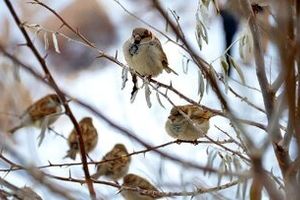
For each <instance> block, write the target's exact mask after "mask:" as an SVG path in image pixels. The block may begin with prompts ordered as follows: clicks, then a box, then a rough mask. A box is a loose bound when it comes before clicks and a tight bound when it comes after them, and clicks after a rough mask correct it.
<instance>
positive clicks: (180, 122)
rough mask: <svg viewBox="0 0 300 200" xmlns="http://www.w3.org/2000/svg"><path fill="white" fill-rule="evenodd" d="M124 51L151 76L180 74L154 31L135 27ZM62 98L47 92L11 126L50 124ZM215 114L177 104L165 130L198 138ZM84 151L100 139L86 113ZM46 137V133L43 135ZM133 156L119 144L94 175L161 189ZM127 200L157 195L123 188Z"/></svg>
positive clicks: (72, 152)
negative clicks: (133, 169)
mask: <svg viewBox="0 0 300 200" xmlns="http://www.w3.org/2000/svg"><path fill="white" fill-rule="evenodd" d="M123 53H124V56H125V60H126V62H127V64H128V66H129V67H130V68H131V69H133V70H134V71H135V72H136V73H138V74H140V75H141V76H144V77H146V78H151V77H155V76H157V75H159V74H160V73H162V71H163V70H165V71H167V72H168V73H170V72H173V73H175V74H177V73H176V72H175V71H174V70H172V69H171V68H170V67H169V66H168V60H167V57H166V54H165V53H164V51H163V49H162V46H161V43H160V41H159V40H158V39H157V38H156V37H155V36H154V35H153V33H152V32H151V31H149V30H148V29H145V28H135V29H134V30H133V31H132V36H131V37H130V38H129V39H128V40H127V41H126V42H125V43H124V45H123ZM63 110H64V109H63V102H61V100H60V98H59V96H58V95H56V94H48V95H46V96H45V97H43V98H41V99H39V100H37V101H36V102H34V103H33V104H32V105H30V106H29V107H28V108H27V109H26V110H25V111H24V113H23V114H22V115H21V117H20V119H21V120H20V123H19V124H18V125H17V126H16V127H14V128H12V129H10V130H9V132H10V133H15V132H16V131H17V130H18V129H20V128H23V127H27V126H36V127H39V128H42V127H49V126H50V125H51V124H53V123H54V122H55V121H56V120H57V119H58V118H59V116H61V115H62V114H63ZM214 115H215V114H214V113H212V112H211V111H209V110H205V109H203V108H201V107H199V106H196V105H183V106H174V107H173V108H172V109H171V111H170V115H169V116H168V119H167V120H166V123H165V130H166V132H167V133H168V134H169V135H170V136H171V137H173V138H175V139H179V140H187V141H195V140H197V139H198V138H200V137H203V136H204V135H205V134H206V133H207V131H208V129H209V119H210V118H211V117H213V116H214ZM79 127H80V130H81V134H82V138H83V142H84V148H85V152H86V153H89V152H91V151H92V150H93V149H94V148H95V147H96V145H97V143H98V134H97V130H96V128H95V127H94V125H93V120H92V118H91V117H84V118H83V119H81V120H80V122H79ZM42 138H43V137H42ZM68 145H69V150H68V151H67V154H66V156H65V158H67V157H68V158H70V159H73V160H75V159H76V155H77V154H79V151H80V147H79V142H78V136H77V132H76V130H75V129H73V130H72V131H71V133H70V135H69V137H68ZM130 162H131V157H130V156H128V151H127V149H126V147H125V145H124V144H116V145H115V146H114V147H113V149H112V150H111V151H109V152H108V153H106V155H105V156H104V157H103V158H102V161H100V162H99V164H97V170H96V172H95V174H93V175H92V176H91V177H92V178H93V179H94V180H96V179H98V178H99V177H101V176H104V177H106V178H107V179H110V180H112V181H115V182H117V181H118V180H119V179H122V178H123V184H122V187H124V186H125V187H131V188H140V189H142V190H148V191H158V189H156V188H155V187H154V186H153V185H152V184H151V183H150V182H149V181H148V180H146V179H144V178H142V177H140V176H138V175H136V174H131V173H128V171H129V166H130ZM121 195H122V196H123V197H124V198H125V199H126V200H154V199H155V197H152V196H149V195H145V194H141V193H139V192H138V191H136V190H126V189H125V190H121Z"/></svg>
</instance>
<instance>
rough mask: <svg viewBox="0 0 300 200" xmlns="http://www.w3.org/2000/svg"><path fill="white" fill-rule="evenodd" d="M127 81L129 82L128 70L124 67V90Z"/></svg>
mask: <svg viewBox="0 0 300 200" xmlns="http://www.w3.org/2000/svg"><path fill="white" fill-rule="evenodd" d="M127 81H128V68H127V67H123V69H122V87H121V89H122V90H123V89H124V88H125V86H126V82H127Z"/></svg>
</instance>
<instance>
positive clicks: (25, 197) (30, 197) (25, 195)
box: [13, 186, 42, 200]
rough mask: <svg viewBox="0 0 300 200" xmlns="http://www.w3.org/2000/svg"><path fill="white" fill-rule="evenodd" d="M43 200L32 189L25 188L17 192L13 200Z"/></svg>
mask: <svg viewBox="0 0 300 200" xmlns="http://www.w3.org/2000/svg"><path fill="white" fill-rule="evenodd" d="M19 199H22V200H42V198H41V197H40V196H39V195H38V194H37V193H36V192H34V191H33V190H32V189H31V188H30V187H26V186H25V187H23V188H20V189H18V190H17V191H16V193H15V197H14V198H13V200H19Z"/></svg>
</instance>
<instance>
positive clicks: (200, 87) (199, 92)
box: [198, 70, 205, 103]
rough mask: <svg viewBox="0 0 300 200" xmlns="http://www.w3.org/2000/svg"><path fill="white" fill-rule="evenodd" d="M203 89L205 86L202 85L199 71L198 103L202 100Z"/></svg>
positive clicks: (202, 81)
mask: <svg viewBox="0 0 300 200" xmlns="http://www.w3.org/2000/svg"><path fill="white" fill-rule="evenodd" d="M204 88H205V84H204V80H203V76H202V73H201V71H200V70H199V71H198V95H200V99H199V103H200V102H201V100H202V97H203V94H204Z"/></svg>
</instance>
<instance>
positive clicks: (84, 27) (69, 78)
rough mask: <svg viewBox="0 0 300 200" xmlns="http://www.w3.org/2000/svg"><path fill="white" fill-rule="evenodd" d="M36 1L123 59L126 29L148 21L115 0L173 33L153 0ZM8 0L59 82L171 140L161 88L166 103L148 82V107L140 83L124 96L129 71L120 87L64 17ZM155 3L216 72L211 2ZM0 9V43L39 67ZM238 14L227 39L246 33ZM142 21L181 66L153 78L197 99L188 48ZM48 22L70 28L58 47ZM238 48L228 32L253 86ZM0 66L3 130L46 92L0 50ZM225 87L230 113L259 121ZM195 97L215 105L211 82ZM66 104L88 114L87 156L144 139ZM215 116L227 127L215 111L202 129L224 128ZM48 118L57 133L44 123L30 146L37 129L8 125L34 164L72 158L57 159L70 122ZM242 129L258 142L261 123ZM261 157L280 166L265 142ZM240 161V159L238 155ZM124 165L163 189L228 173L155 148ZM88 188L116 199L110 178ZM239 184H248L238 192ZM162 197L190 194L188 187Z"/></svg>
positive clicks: (218, 40) (114, 71)
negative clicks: (202, 38)
mask: <svg viewBox="0 0 300 200" xmlns="http://www.w3.org/2000/svg"><path fill="white" fill-rule="evenodd" d="M43 2H45V3H46V4H47V5H49V6H50V7H51V8H53V9H54V10H56V11H57V12H58V13H59V14H60V16H61V17H62V18H64V19H65V20H66V21H67V22H68V23H69V24H70V25H71V26H72V27H74V28H76V29H77V30H78V31H79V32H80V33H81V34H82V35H84V36H85V37H86V38H88V40H90V41H91V42H93V43H94V44H95V45H96V46H97V47H98V48H99V49H101V50H103V51H104V52H106V53H107V54H109V55H112V56H114V55H116V54H117V58H118V59H119V60H120V61H121V62H123V63H125V60H124V57H123V53H122V45H123V43H124V42H125V41H126V40H127V39H128V38H129V37H130V36H131V32H132V29H133V28H135V27H146V28H149V27H148V26H147V25H146V24H144V23H142V22H141V21H140V20H138V19H136V18H135V17H133V16H132V15H131V14H130V13H128V12H126V11H125V10H124V9H123V8H122V6H124V7H125V8H126V9H127V10H128V11H130V12H131V13H132V14H134V15H136V16H138V17H139V18H140V19H141V20H143V21H145V22H147V23H149V24H151V25H152V26H154V27H156V28H157V29H159V30H161V31H162V32H163V33H164V34H166V35H168V36H169V37H171V38H173V39H174V40H176V37H175V36H174V35H173V33H172V31H170V28H168V27H166V22H165V20H163V19H162V17H161V16H160V14H159V13H158V12H156V11H154V9H153V7H152V6H151V1H147V0H142V1H135V0H120V1H119V3H118V2H117V1H107V0H102V1H101V0H86V1H80V0H73V1H71V0H63V1H62V0H61V1H53V0H52V1H43ZM12 3H13V5H14V6H15V7H16V9H17V12H18V15H19V17H20V18H21V20H22V21H23V22H26V23H27V24H28V25H30V26H31V28H27V30H30V31H31V38H32V40H33V41H34V44H35V45H36V46H37V47H38V49H39V50H40V52H41V54H42V55H44V56H46V55H47V57H46V61H47V64H48V66H49V68H50V70H51V72H52V74H53V76H54V78H55V81H56V82H57V83H58V85H59V87H60V88H62V89H63V90H65V91H67V92H69V93H70V94H71V95H72V96H73V97H75V98H77V99H80V100H83V101H85V102H86V103H88V104H90V105H93V106H94V107H96V108H97V109H99V110H100V111H102V112H103V113H104V114H105V115H106V116H108V118H109V119H111V120H112V121H113V122H115V123H117V124H119V125H121V126H123V127H126V128H127V129H129V130H131V131H132V132H134V133H135V134H136V135H137V136H138V137H139V138H141V139H143V140H145V141H147V142H149V143H150V144H152V145H153V146H157V145H160V144H163V143H166V142H169V141H172V140H173V139H172V138H170V137H169V136H168V135H167V134H166V132H165V130H164V124H165V121H166V119H167V116H168V115H169V112H170V109H171V108H172V106H171V105H170V104H169V103H168V102H167V101H166V100H165V99H164V98H163V97H161V100H162V103H163V105H164V106H165V108H163V107H162V106H161V105H160V104H159V103H158V101H157V99H156V96H155V91H153V92H152V94H151V101H152V107H151V108H148V107H147V103H146V100H145V95H144V91H143V90H141V91H140V92H139V93H138V94H137V97H136V99H135V101H134V102H133V103H131V102H130V92H131V89H132V83H131V81H130V79H131V78H130V77H129V81H128V82H127V85H126V87H125V89H123V90H121V86H122V78H121V75H122V68H121V67H119V66H118V65H116V64H114V63H112V62H110V61H108V60H105V58H96V57H97V56H98V55H97V51H95V50H94V49H92V48H88V47H86V46H84V45H82V43H80V42H78V41H79V39H78V38H76V36H75V35H74V34H73V33H71V32H70V31H69V30H67V29H66V27H64V26H62V24H61V22H60V21H59V20H58V19H57V18H56V17H55V16H54V15H53V14H51V13H50V12H49V11H47V10H46V9H45V8H42V7H41V6H39V5H33V4H30V3H27V2H26V1H21V0H16V1H13V2H12ZM161 3H162V5H163V6H164V8H165V9H166V10H168V11H169V15H170V16H171V12H175V13H176V14H177V15H178V16H179V17H180V18H179V23H180V25H181V27H182V30H183V32H184V34H185V36H186V38H187V39H188V41H189V42H190V43H191V44H192V45H193V48H195V49H197V51H198V53H199V55H201V57H203V58H204V59H205V60H206V61H207V62H208V63H211V64H212V66H213V67H214V69H215V70H216V71H217V72H220V73H221V72H222V68H221V66H220V59H219V58H220V57H222V55H223V53H224V50H225V49H226V42H225V33H224V26H223V18H222V17H221V16H220V15H218V14H217V13H216V10H215V9H214V7H213V6H212V5H210V7H209V8H208V10H205V9H203V8H200V7H199V2H198V1H196V0H195V1H188V3H187V2H186V1H181V0H164V1H161ZM220 5H221V4H220ZM199 9H201V14H200V18H201V19H202V20H203V22H204V23H205V27H206V29H207V35H208V44H205V43H203V46H202V50H201V51H200V49H199V45H198V42H199V41H198V42H197V38H196V25H197V20H196V15H197V14H199V13H197V10H198V12H199ZM0 11H1V12H0V24H1V25H0V26H1V27H2V28H1V29H0V43H1V45H3V46H5V47H6V49H8V50H9V51H10V52H13V53H14V54H15V55H17V57H18V58H20V59H21V60H23V61H24V62H26V63H27V64H30V65H31V66H34V67H35V68H36V70H37V71H39V72H41V68H40V65H39V64H38V63H37V61H36V59H35V57H34V56H33V55H32V53H31V52H30V50H29V49H28V48H27V47H25V46H21V45H20V44H22V43H24V38H23V37H22V35H21V34H20V31H19V29H18V28H17V26H16V24H15V23H14V21H13V20H12V17H11V15H10V13H9V12H8V10H7V8H6V6H5V4H4V3H3V1H1V2H0ZM239 23H240V24H239V25H238V27H237V32H236V33H235V34H234V35H233V39H232V41H236V40H238V39H239V38H241V37H242V36H244V35H245V34H247V30H245V29H244V26H243V23H242V22H239ZM37 25H39V26H37ZM149 29H150V30H151V31H153V33H154V34H155V35H156V36H157V37H158V38H159V39H160V40H161V43H162V46H163V49H164V51H165V53H166V55H167V57H168V60H169V64H170V66H171V67H172V68H173V69H174V70H175V71H176V72H177V73H178V74H179V76H176V75H174V74H167V73H163V74H161V75H160V76H159V77H157V78H155V80H158V81H160V82H162V83H165V84H170V81H171V82H172V85H173V86H174V88H176V89H178V90H179V91H181V92H182V93H183V94H184V95H186V96H187V97H189V98H191V99H193V100H195V101H199V100H200V97H199V94H198V93H197V90H198V85H199V83H198V69H197V67H196V66H195V65H194V64H193V62H188V61H187V58H188V55H187V54H186V52H185V51H183V50H182V49H181V48H180V47H179V46H178V45H176V44H174V43H172V42H169V41H168V40H167V38H165V37H164V36H163V35H161V34H159V33H158V32H156V31H155V30H153V29H151V28H149ZM56 31H57V32H60V33H63V34H64V35H66V36H67V37H69V39H66V38H64V37H62V36H60V35H57V42H58V46H59V51H60V53H58V52H57V51H55V47H54V46H53V41H52V40H53V35H52V33H55V32H56ZM243 34H244V35H243ZM73 39H74V40H76V41H74V40H73ZM47 43H48V44H49V47H47V48H45V46H48V44H47ZM245 46H246V47H245V48H251V47H249V46H247V45H245ZM239 51H245V50H244V49H239V42H235V44H234V45H233V47H232V56H233V58H234V59H235V60H236V62H237V63H238V65H239V66H240V69H241V70H242V71H243V74H244V77H245V81H246V84H247V85H249V86H251V87H253V88H258V83H257V79H256V76H255V71H254V68H253V67H251V66H254V65H253V60H252V59H251V55H250V54H247V56H248V57H250V58H248V57H247V60H246V61H245V60H243V58H242V57H241V56H240V53H239ZM266 52H267V53H266V55H267V56H266V68H267V70H268V72H269V76H270V79H271V80H272V77H273V76H274V74H276V73H277V68H276V67H277V64H278V60H276V50H275V49H274V47H272V44H268V45H266ZM244 55H245V54H244ZM0 56H1V55H0ZM187 63H188V64H187ZM125 64H126V63H125ZM271 65H272V70H271ZM0 66H1V68H0V90H1V93H0V98H1V100H2V101H1V103H0V112H1V115H0V128H1V130H0V131H2V132H3V133H4V132H5V131H6V130H8V129H9V128H10V127H12V126H13V125H14V123H15V122H16V117H15V116H14V115H16V114H20V113H22V111H23V110H24V109H26V108H27V107H28V105H30V104H31V103H32V102H33V101H35V100H37V99H39V98H41V97H43V96H45V95H46V94H48V93H50V92H52V90H51V89H49V88H48V87H46V86H45V85H44V84H41V83H40V82H39V81H38V80H36V79H35V78H33V77H32V76H31V75H29V74H28V73H26V72H25V71H24V70H22V68H20V67H19V66H16V65H15V64H14V63H12V62H11V61H10V60H8V59H7V58H4V57H2V56H1V59H0ZM230 77H231V78H230V79H229V83H230V86H232V88H234V89H235V91H237V92H238V93H239V94H240V95H241V96H242V97H244V98H247V99H248V100H250V101H251V102H253V103H254V104H256V105H257V106H259V107H263V102H262V98H261V93H260V92H259V91H256V90H253V89H251V88H250V87H245V86H241V84H239V83H237V81H236V80H238V82H239V75H238V74H237V72H236V71H235V70H231V74H230ZM139 82H140V84H141V80H139ZM221 87H222V88H223V91H224V94H225V89H224V86H223V85H221ZM225 96H226V99H227V100H228V102H229V105H230V106H231V107H232V108H233V111H234V112H235V114H236V115H237V116H238V117H240V118H242V119H249V120H254V121H256V122H259V123H265V122H266V118H265V115H264V114H263V113H261V112H257V111H256V110H255V109H253V108H251V107H249V106H248V105H247V104H246V103H245V102H243V101H241V99H239V98H236V97H235V96H234V95H233V94H232V93H230V92H228V93H227V94H225ZM170 98H171V99H172V100H173V101H174V102H175V103H176V104H178V105H183V104H187V102H185V101H184V100H182V99H180V98H179V97H178V96H176V95H173V94H171V93H170ZM201 104H203V105H206V106H208V107H210V108H213V109H218V110H221V107H220V104H219V101H218V99H217V98H216V96H215V95H214V92H213V91H212V90H211V88H209V87H208V88H207V90H206V92H205V93H204V95H203V98H202V100H201ZM70 106H71V109H72V111H73V112H74V114H75V116H76V118H77V120H78V121H79V120H80V119H82V118H83V117H85V116H91V117H93V121H94V124H95V126H96V128H97V130H98V134H99V142H98V145H97V147H96V149H95V150H94V151H92V152H91V153H90V154H89V156H90V157H91V158H92V159H93V160H95V161H98V160H100V159H101V158H102V156H103V155H104V154H105V153H106V152H107V151H109V150H110V149H111V148H112V147H113V146H114V145H115V144H116V143H123V144H125V145H126V147H127V149H128V150H129V152H133V151H138V150H142V149H144V147H143V146H142V145H140V144H139V143H137V142H135V141H134V140H132V139H131V138H128V137H127V136H125V135H123V134H122V133H120V132H118V131H117V130H115V129H113V128H111V127H110V126H109V125H108V124H107V123H105V122H104V121H102V120H101V119H99V118H97V117H95V116H93V115H92V114H91V113H90V112H88V111H86V110H85V109H83V108H82V107H79V106H77V105H76V104H75V103H73V102H70ZM13 114H14V115H13ZM283 123H284V122H283ZM215 126H218V127H220V128H221V129H222V130H224V131H227V132H228V133H232V135H233V137H235V134H234V132H233V129H232V128H231V125H230V123H229V121H228V120H227V119H225V118H223V117H220V116H216V117H213V118H212V119H211V120H210V127H211V128H210V129H209V132H208V135H209V136H210V137H211V138H213V139H215V140H223V139H225V138H227V137H226V136H225V135H224V134H223V133H222V132H221V131H220V130H218V129H217V128H216V127H215ZM53 128H54V129H55V131H56V132H58V133H59V134H61V135H62V136H63V137H62V136H60V135H57V134H55V133H53V132H49V133H47V135H46V138H45V140H44V142H43V144H42V145H41V146H40V147H38V145H37V139H36V138H37V136H38V134H39V132H40V130H38V129H35V128H24V129H21V130H19V131H18V132H17V133H16V134H14V137H13V146H14V148H15V149H16V150H17V151H18V152H19V153H20V154H21V155H22V157H23V158H24V159H25V160H26V161H27V162H28V163H30V164H33V165H35V166H42V165H47V164H49V162H51V163H53V164H59V163H71V162H72V161H71V160H69V159H63V157H64V156H65V153H66V151H67V150H68V145H67V142H66V139H65V137H67V136H68V135H69V133H70V132H71V130H72V129H73V125H72V123H71V122H70V120H69V118H68V117H67V116H62V117H60V118H59V120H58V121H57V122H56V123H55V124H54V127H53ZM245 129H246V130H247V133H248V134H249V136H250V137H255V142H257V144H259V143H260V142H262V141H264V138H265V133H264V132H263V131H261V130H260V129H258V128H255V127H253V126H245ZM2 138H3V139H4V140H10V139H7V137H4V136H3V137H2ZM2 138H1V139H2ZM227 146H228V147H235V148H236V146H234V145H231V144H228V145H227ZM161 150H162V151H163V152H167V153H170V154H172V155H176V156H178V157H179V158H183V159H185V160H189V161H193V162H196V163H198V164H201V165H203V166H205V165H206V164H207V161H208V155H209V154H211V153H213V152H219V153H220V154H222V155H226V152H224V150H222V149H221V148H220V147H217V146H215V145H211V144H199V145H191V144H180V145H178V144H173V145H170V146H167V147H164V148H162V149H161ZM265 157H266V159H265V160H264V161H265V164H266V166H265V168H266V169H267V170H269V169H271V168H272V170H273V173H274V174H275V175H278V173H279V171H278V168H277V163H276V162H275V156H274V155H273V151H268V152H267V153H266V154H265ZM10 159H11V160H14V158H13V157H10ZM79 161H80V158H79V156H77V160H76V162H79ZM220 161H221V159H220V157H219V156H217V158H216V161H215V162H214V164H213V166H214V167H216V168H218V167H220V166H221V164H220ZM241 165H242V166H244V167H245V169H247V166H246V165H245V164H244V163H241ZM7 167H8V166H7V165H6V164H5V163H4V162H0V169H1V168H2V169H5V168H7ZM89 169H90V172H91V173H94V171H95V168H94V165H90V166H89ZM43 171H45V172H47V173H49V174H53V175H56V176H62V177H68V176H69V173H70V174H71V175H72V177H74V178H80V179H83V178H84V175H83V171H82V167H81V166H71V167H51V168H46V169H43ZM129 172H130V173H136V174H138V175H140V176H142V177H145V178H147V179H148V180H149V181H151V182H152V183H153V184H154V185H155V186H157V188H159V189H160V190H162V191H165V192H169V191H173V192H177V191H178V192H179V191H193V189H194V188H195V185H196V186H197V187H204V188H208V187H213V186H216V185H217V183H218V181H221V184H222V183H227V182H229V181H230V179H229V178H226V177H224V178H222V180H219V179H218V178H220V177H218V176H216V175H214V174H207V173H206V174H205V173H203V172H200V171H197V170H194V169H189V168H187V167H186V166H184V165H180V164H176V163H174V162H171V161H169V160H167V159H165V158H162V157H160V156H158V154H155V153H153V152H148V153H146V154H138V155H135V156H133V157H132V163H131V166H130V170H129ZM0 175H1V176H2V177H5V179H6V180H9V181H11V182H12V183H14V184H16V185H17V186H19V187H22V186H24V185H26V186H30V187H33V188H34V189H35V191H36V192H37V193H38V194H40V195H41V197H43V198H44V199H49V200H52V199H60V198H61V197H59V196H57V195H55V194H53V193H52V192H51V191H49V190H48V189H47V188H45V187H42V186H40V185H39V184H38V183H36V182H35V181H34V180H32V179H31V178H30V177H29V176H28V175H27V174H26V173H25V172H24V171H21V170H20V171H12V172H10V173H6V172H0ZM101 179H103V178H100V180H101ZM104 180H105V178H104ZM53 181H54V182H55V183H56V184H58V185H61V186H62V187H64V188H66V189H68V190H70V191H72V193H73V194H76V196H77V197H78V199H88V198H89V194H88V190H87V188H86V185H80V184H78V183H72V182H63V181H58V180H55V179H53ZM120 182H121V181H120ZM95 189H96V192H97V197H99V198H102V199H111V200H118V199H122V197H121V195H120V194H117V192H118V191H117V190H116V189H115V188H113V187H109V186H106V185H101V184H95ZM237 191H238V187H237V186H234V187H231V188H229V189H225V190H222V191H220V192H218V193H217V194H201V195H198V196H195V197H194V199H215V198H220V199H241V198H242V196H241V195H238V194H237ZM233 194H237V195H233ZM247 194H248V193H246V195H247ZM247 198H248V196H246V199H247ZM168 199H190V197H175V198H168Z"/></svg>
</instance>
